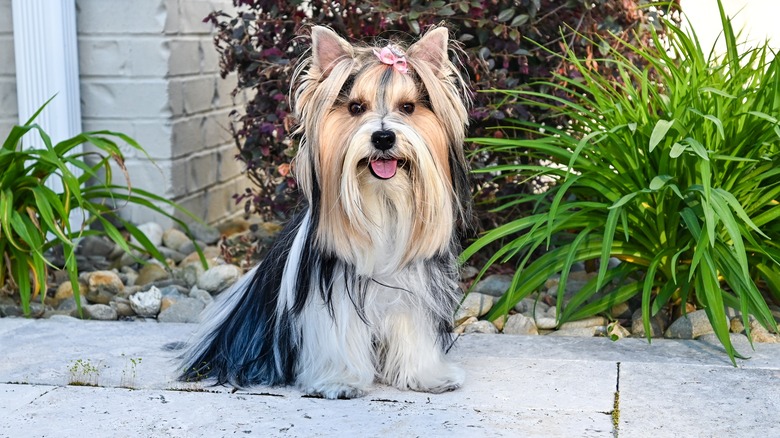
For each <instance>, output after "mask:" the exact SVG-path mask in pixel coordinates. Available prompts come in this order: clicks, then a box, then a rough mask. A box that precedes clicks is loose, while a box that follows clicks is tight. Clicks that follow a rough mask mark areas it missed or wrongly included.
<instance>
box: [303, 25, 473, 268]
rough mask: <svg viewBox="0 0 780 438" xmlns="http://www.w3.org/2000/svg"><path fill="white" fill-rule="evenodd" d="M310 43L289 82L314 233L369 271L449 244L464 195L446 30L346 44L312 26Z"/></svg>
mask: <svg viewBox="0 0 780 438" xmlns="http://www.w3.org/2000/svg"><path fill="white" fill-rule="evenodd" d="M311 52H312V53H311V57H310V58H309V60H308V62H307V63H304V64H303V65H302V67H301V68H300V70H299V71H298V72H297V75H296V78H297V79H296V81H295V84H294V87H295V112H296V116H297V118H298V120H299V121H300V126H299V128H298V132H299V133H300V134H301V145H300V149H299V152H298V156H297V158H296V161H295V169H296V170H295V171H296V176H297V178H298V181H299V185H300V187H301V189H302V190H303V191H304V193H305V196H306V197H307V199H308V201H309V203H310V206H311V209H312V215H313V216H314V217H315V218H316V223H317V230H316V232H317V242H318V244H319V245H320V246H321V248H322V249H323V250H324V251H326V252H330V253H333V254H334V255H337V256H338V257H340V258H342V259H345V260H347V261H349V262H351V263H353V264H354V265H355V266H358V268H359V270H361V271H364V270H365V271H372V272H373V271H374V270H375V267H376V266H379V265H382V266H386V267H389V269H391V270H392V269H396V268H399V267H402V266H404V265H405V264H407V263H409V262H411V261H413V260H420V259H425V258H430V257H434V256H436V255H438V254H442V253H444V252H446V251H448V250H449V249H450V246H451V244H452V241H453V238H454V233H455V229H456V227H459V226H462V225H463V224H464V223H465V222H467V220H468V218H469V215H470V212H469V198H470V196H469V187H468V183H467V169H466V162H465V158H464V153H463V139H464V136H465V129H466V126H467V123H468V120H467V110H466V103H465V100H466V98H465V86H464V82H463V80H462V77H461V75H460V74H459V73H458V71H457V70H456V68H455V66H454V65H453V64H452V62H451V61H450V58H449V55H448V34H447V30H446V29H445V28H441V27H440V28H436V29H433V30H431V31H429V32H428V33H426V34H425V35H424V36H423V37H422V38H420V39H419V40H418V41H417V42H415V43H414V44H412V45H411V46H409V47H408V48H407V49H403V48H401V47H400V46H398V45H395V44H388V45H386V46H383V47H365V46H353V45H350V44H349V43H347V42H346V41H345V40H344V39H342V38H341V37H339V36H338V35H336V34H335V33H334V32H333V31H331V30H329V29H327V28H324V27H319V26H318V27H314V28H312V49H311ZM360 267H364V268H365V269H360ZM364 273H368V272H364Z"/></svg>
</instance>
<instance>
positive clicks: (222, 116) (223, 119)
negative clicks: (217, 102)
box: [203, 109, 233, 148]
mask: <svg viewBox="0 0 780 438" xmlns="http://www.w3.org/2000/svg"><path fill="white" fill-rule="evenodd" d="M230 111H231V109H224V110H219V111H214V112H212V113H211V114H210V116H209V117H208V118H206V120H205V123H204V126H203V135H204V138H203V141H204V145H205V146H206V147H207V148H212V147H216V146H221V145H224V144H226V143H232V142H233V134H231V132H230V116H229V114H230Z"/></svg>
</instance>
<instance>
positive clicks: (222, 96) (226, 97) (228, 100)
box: [215, 74, 246, 108]
mask: <svg viewBox="0 0 780 438" xmlns="http://www.w3.org/2000/svg"><path fill="white" fill-rule="evenodd" d="M236 83H237V78H236V75H235V74H231V75H230V76H228V77H226V78H225V79H222V78H221V77H218V79H217V98H216V102H215V107H216V108H228V107H230V108H232V107H234V106H235V105H236V103H237V102H243V103H246V101H245V100H243V99H242V98H243V95H241V94H239V95H237V96H236V97H235V98H233V96H232V94H231V93H233V89H235V88H236Z"/></svg>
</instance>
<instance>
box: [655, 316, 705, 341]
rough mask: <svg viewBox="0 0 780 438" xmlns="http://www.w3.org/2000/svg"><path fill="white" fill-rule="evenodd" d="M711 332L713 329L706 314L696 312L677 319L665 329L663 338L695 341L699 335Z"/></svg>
mask: <svg viewBox="0 0 780 438" xmlns="http://www.w3.org/2000/svg"><path fill="white" fill-rule="evenodd" d="M712 332H713V329H712V325H710V321H709V319H708V318H707V312H706V311H704V310H697V311H695V312H691V313H687V314H685V315H683V316H681V317H679V318H677V320H675V321H674V322H673V323H672V324H671V325H670V326H669V328H668V329H666V331H665V332H664V337H665V338H670V339H696V338H698V337H699V336H701V335H704V334H707V333H712Z"/></svg>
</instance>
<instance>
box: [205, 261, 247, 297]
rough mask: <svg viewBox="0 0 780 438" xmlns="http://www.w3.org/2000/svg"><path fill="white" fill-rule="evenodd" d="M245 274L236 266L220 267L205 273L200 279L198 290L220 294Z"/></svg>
mask: <svg viewBox="0 0 780 438" xmlns="http://www.w3.org/2000/svg"><path fill="white" fill-rule="evenodd" d="M242 274H243V272H242V271H241V268H239V267H238V266H235V265H218V266H214V267H213V268H210V269H209V270H208V271H206V272H204V273H203V275H201V276H200V278H199V279H198V283H197V284H198V288H199V289H203V290H205V291H208V292H210V293H212V294H218V293H220V292H222V291H223V290H225V289H227V288H228V287H230V285H232V284H233V283H235V282H236V280H238V279H239V278H240V277H241V275H242Z"/></svg>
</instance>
